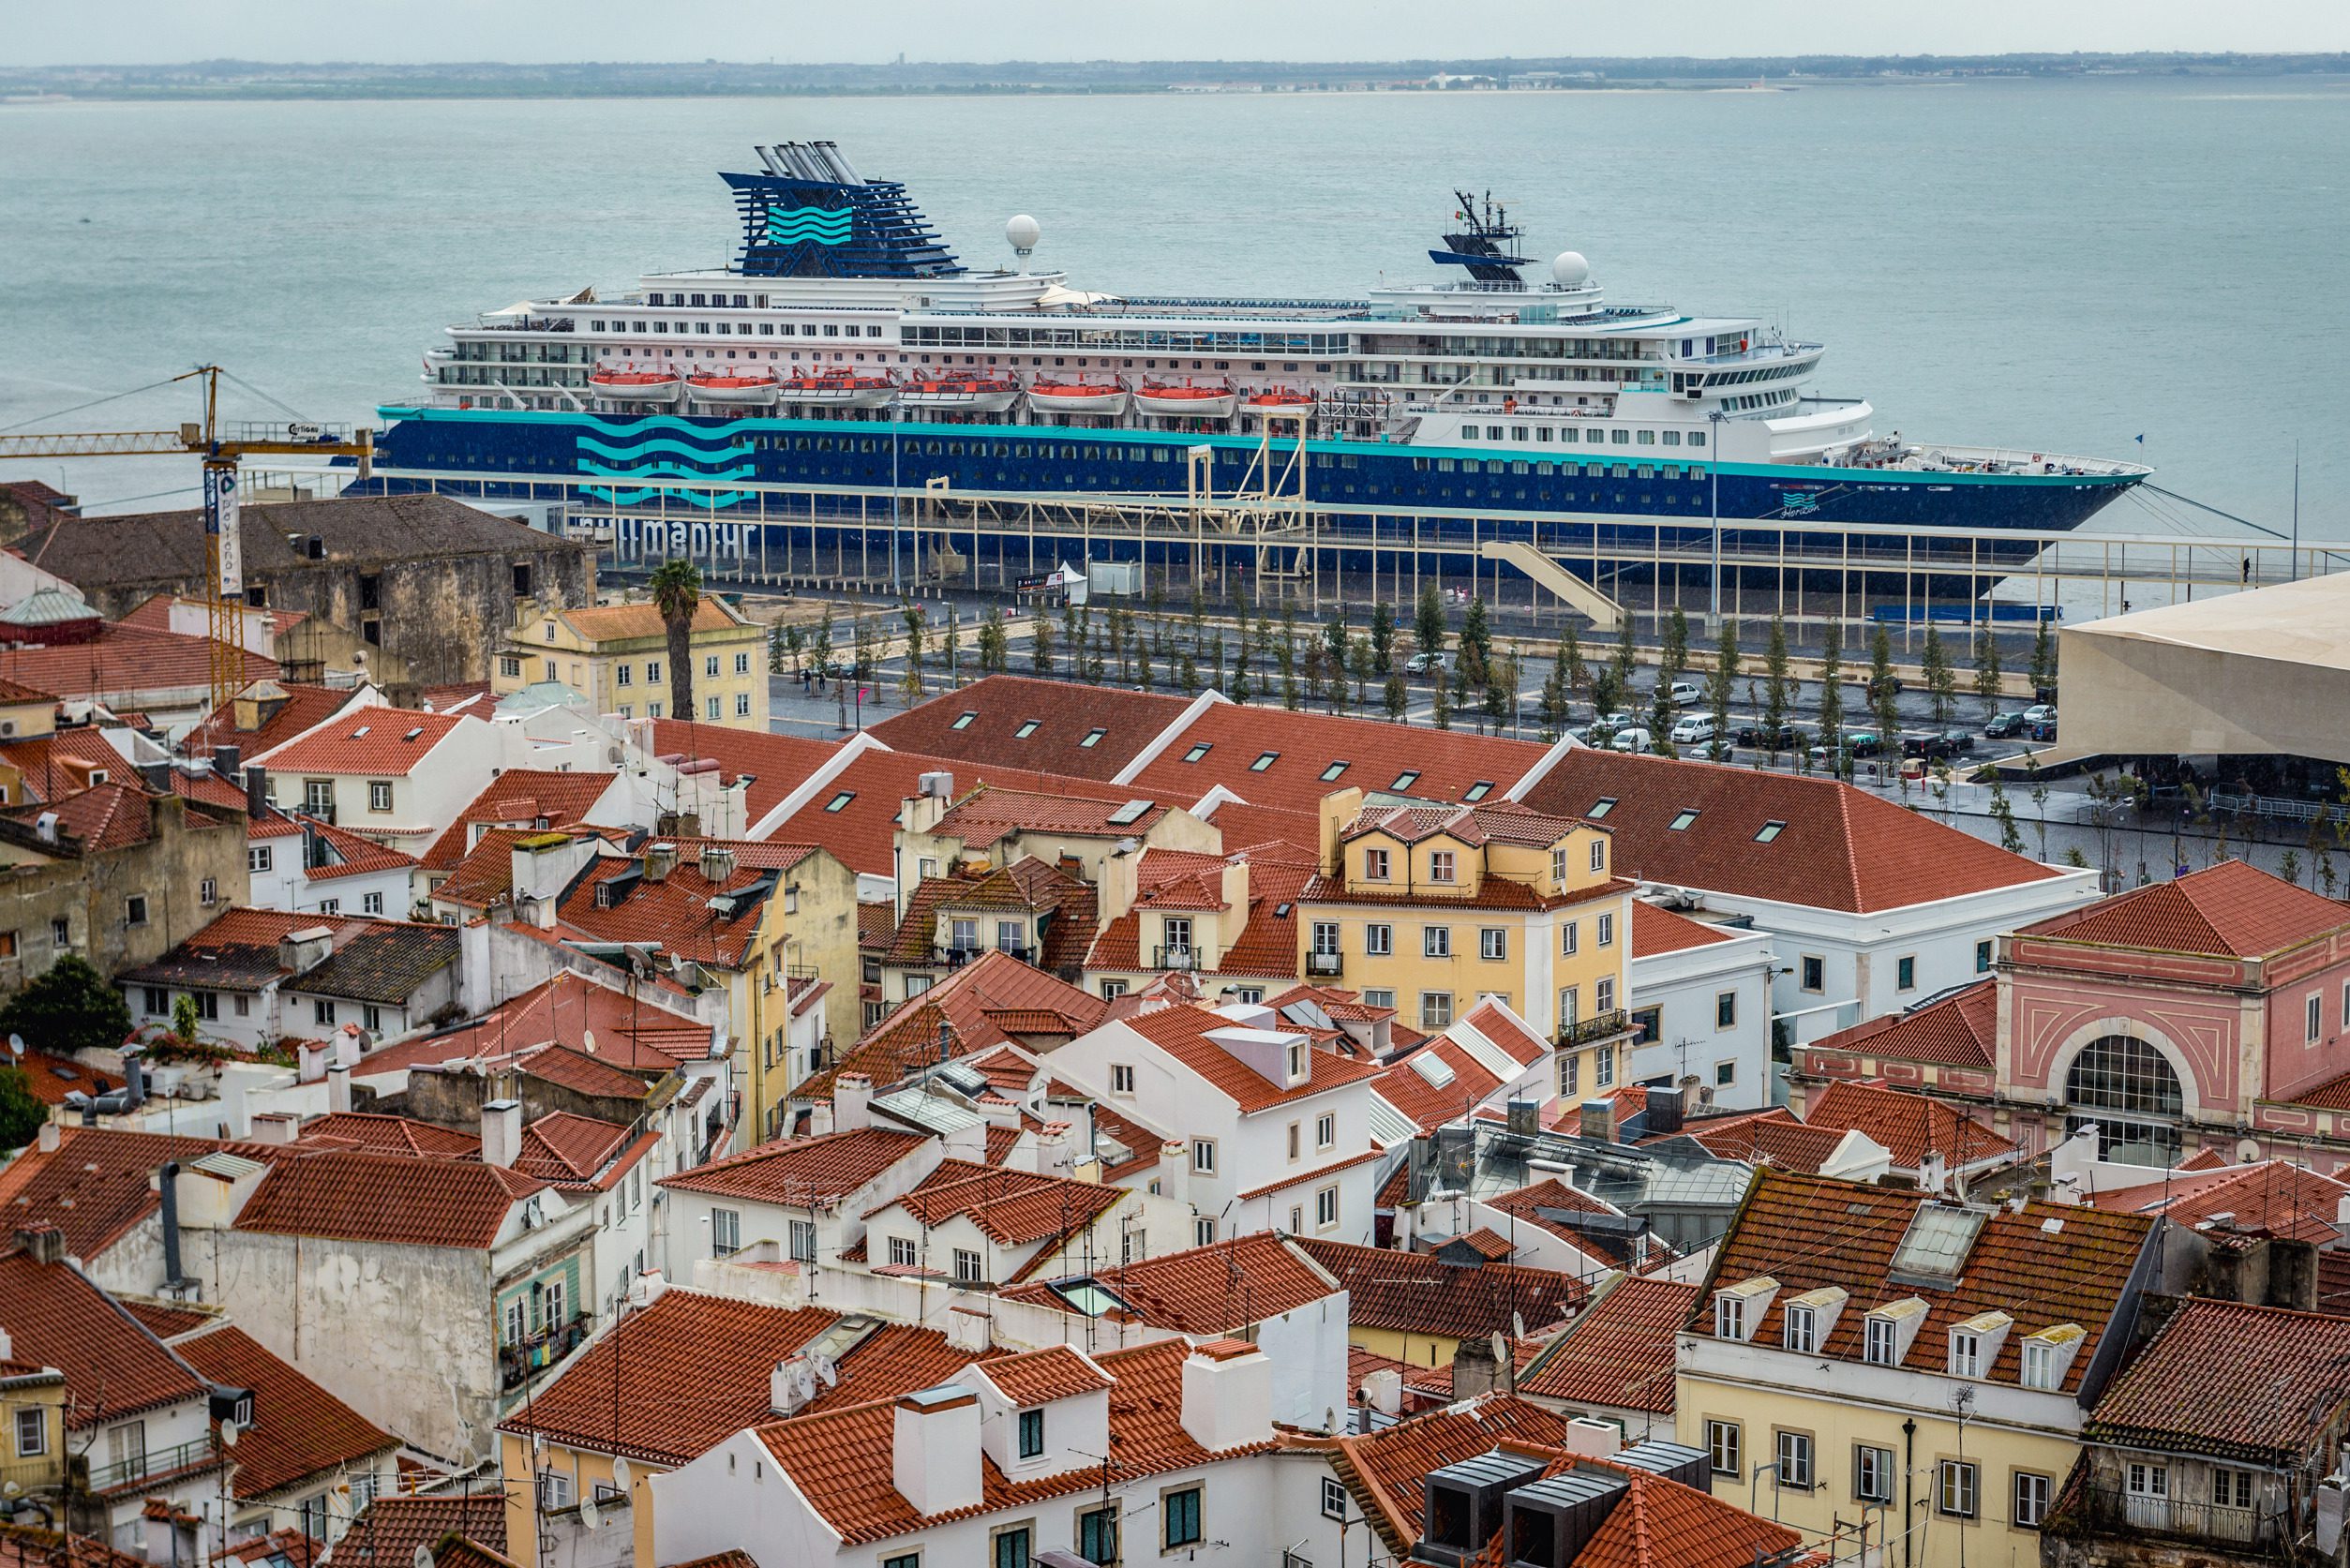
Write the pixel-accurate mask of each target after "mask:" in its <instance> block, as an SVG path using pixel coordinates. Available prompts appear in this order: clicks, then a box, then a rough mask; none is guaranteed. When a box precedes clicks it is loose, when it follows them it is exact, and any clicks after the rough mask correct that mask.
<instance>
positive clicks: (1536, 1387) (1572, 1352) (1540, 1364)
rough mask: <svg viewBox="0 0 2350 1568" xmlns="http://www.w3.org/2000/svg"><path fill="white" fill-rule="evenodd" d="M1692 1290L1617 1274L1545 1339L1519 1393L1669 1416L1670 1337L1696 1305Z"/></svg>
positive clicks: (1692, 1287)
mask: <svg viewBox="0 0 2350 1568" xmlns="http://www.w3.org/2000/svg"><path fill="white" fill-rule="evenodd" d="M1697 1299H1698V1288H1697V1286H1695V1285H1694V1284H1688V1285H1684V1284H1681V1283H1678V1282H1676V1281H1674V1280H1670V1279H1659V1278H1654V1277H1644V1276H1641V1275H1624V1276H1622V1277H1618V1278H1617V1279H1616V1280H1615V1281H1614V1282H1613V1283H1612V1284H1609V1285H1604V1286H1602V1287H1601V1288H1600V1291H1599V1293H1598V1294H1597V1295H1595V1296H1594V1297H1593V1298H1592V1302H1591V1305H1590V1306H1589V1307H1584V1308H1583V1310H1582V1312H1581V1313H1580V1315H1579V1316H1578V1317H1577V1318H1576V1319H1575V1321H1574V1322H1571V1323H1569V1324H1568V1325H1567V1327H1566V1332H1565V1333H1564V1334H1562V1335H1560V1336H1559V1337H1558V1338H1557V1339H1555V1340H1553V1341H1552V1342H1551V1345H1550V1348H1549V1351H1546V1352H1544V1353H1543V1354H1542V1355H1541V1356H1540V1357H1538V1358H1537V1359H1536V1360H1535V1362H1534V1366H1532V1367H1531V1368H1529V1369H1528V1371H1527V1373H1526V1375H1525V1376H1523V1377H1521V1378H1519V1381H1518V1391H1519V1393H1520V1394H1525V1395H1540V1396H1545V1397H1548V1398H1553V1399H1564V1400H1566V1401H1567V1402H1569V1403H1570V1404H1593V1405H1608V1406H1611V1407H1614V1408H1616V1409H1618V1410H1635V1411H1654V1412H1655V1413H1657V1414H1659V1415H1670V1414H1671V1413H1672V1411H1673V1337H1674V1336H1675V1335H1677V1334H1678V1333H1680V1331H1681V1325H1682V1323H1683V1322H1684V1321H1685V1320H1686V1319H1687V1318H1688V1316H1689V1313H1690V1310H1691V1308H1693V1307H1695V1306H1696V1305H1697Z"/></svg>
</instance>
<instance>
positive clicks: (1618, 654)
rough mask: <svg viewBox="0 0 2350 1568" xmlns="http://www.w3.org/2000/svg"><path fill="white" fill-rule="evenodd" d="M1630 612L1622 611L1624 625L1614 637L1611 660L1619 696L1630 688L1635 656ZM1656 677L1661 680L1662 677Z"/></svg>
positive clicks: (1629, 690)
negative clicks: (1614, 643) (1614, 647)
mask: <svg viewBox="0 0 2350 1568" xmlns="http://www.w3.org/2000/svg"><path fill="white" fill-rule="evenodd" d="M1632 620H1633V616H1632V612H1631V611H1630V610H1626V611H1624V625H1623V626H1622V628H1621V629H1620V631H1619V634H1618V635H1617V637H1616V650H1615V653H1614V655H1613V660H1614V666H1615V672H1616V692H1617V694H1618V695H1619V697H1621V696H1623V695H1625V694H1629V693H1630V692H1631V690H1632V665H1633V663H1634V657H1635V655H1634V650H1633V648H1632ZM1658 679H1660V680H1661V679H1662V677H1659V678H1658Z"/></svg>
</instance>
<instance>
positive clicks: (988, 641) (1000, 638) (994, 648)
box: [980, 605, 1011, 675]
mask: <svg viewBox="0 0 2350 1568" xmlns="http://www.w3.org/2000/svg"><path fill="white" fill-rule="evenodd" d="M1010 667H1011V639H1010V637H1008V636H1007V635H1005V633H1004V612H1003V610H1002V608H1001V607H1000V606H998V605H988V606H987V612H986V613H985V614H984V615H982V616H980V674H981V675H1001V674H1003V673H1004V671H1006V670H1008V669H1010Z"/></svg>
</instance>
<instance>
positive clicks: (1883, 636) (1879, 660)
mask: <svg viewBox="0 0 2350 1568" xmlns="http://www.w3.org/2000/svg"><path fill="white" fill-rule="evenodd" d="M1898 700H1899V695H1898V694H1897V693H1895V692H1894V690H1893V634H1892V633H1891V632H1888V631H1887V630H1886V629H1885V623H1884V622H1883V621H1881V620H1880V621H1879V622H1878V623H1877V635H1875V636H1874V637H1872V638H1871V639H1870V640H1869V650H1868V703H1869V709H1870V711H1871V713H1873V714H1874V715H1875V717H1876V720H1877V739H1879V740H1881V741H1883V742H1885V743H1886V744H1887V745H1892V744H1893V732H1894V731H1895V730H1896V729H1897V728H1898V727H1899V726H1900V723H1901V709H1900V708H1899V707H1897V706H1896V704H1897V702H1898ZM1898 754H1899V753H1898V752H1896V753H1895V755H1898Z"/></svg>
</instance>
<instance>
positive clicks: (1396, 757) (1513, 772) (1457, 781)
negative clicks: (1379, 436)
mask: <svg viewBox="0 0 2350 1568" xmlns="http://www.w3.org/2000/svg"><path fill="white" fill-rule="evenodd" d="M1202 745H1205V746H1207V747H1208V748H1209V750H1208V751H1207V753H1206V754H1205V755H1203V756H1201V757H1200V758H1199V760H1197V761H1196V762H1187V761H1186V760H1184V759H1185V758H1186V757H1188V756H1190V754H1192V752H1193V751H1194V750H1195V749H1196V748H1198V747H1200V746H1202ZM1546 750H1547V748H1546V747H1544V746H1542V745H1541V744H1539V743H1538V742H1535V741H1531V740H1509V739H1503V738H1501V737H1498V736H1483V735H1474V734H1471V733H1470V732H1469V731H1467V730H1438V729H1430V728H1429V727H1427V726H1426V725H1423V724H1388V723H1386V722H1385V721H1384V720H1379V719H1358V718H1343V717H1339V716H1336V715H1331V714H1322V713H1308V712H1302V711H1301V712H1289V711H1286V710H1284V709H1279V708H1255V707H1244V706H1241V705H1239V704H1235V703H1220V704H1216V705H1213V706H1211V707H1209V708H1207V709H1205V711H1203V712H1202V713H1201V714H1200V716H1199V717H1198V718H1197V719H1195V720H1193V721H1192V722H1191V724H1190V725H1189V726H1187V727H1186V728H1185V729H1184V731H1183V732H1182V734H1180V735H1179V736H1177V737H1176V738H1175V739H1174V740H1172V741H1170V742H1169V743H1168V744H1167V745H1166V746H1165V747H1164V748H1163V749H1162V750H1161V751H1160V753H1159V754H1158V755H1157V756H1156V757H1154V758H1152V759H1151V762H1150V764H1149V766H1148V767H1146V768H1145V769H1143V770H1142V772H1141V773H1139V774H1138V775H1136V776H1135V778H1134V780H1133V781H1132V782H1133V783H1134V784H1136V785H1137V786H1138V790H1137V792H1138V793H1141V794H1160V795H1163V796H1165V797H1166V798H1167V799H1174V800H1190V799H1198V798H1199V797H1201V796H1203V795H1205V794H1206V793H1207V792H1208V790H1209V789H1211V788H1213V787H1214V786H1215V785H1217V784H1222V785H1223V786H1224V787H1225V788H1226V789H1229V790H1231V791H1232V792H1233V793H1234V794H1235V795H1237V796H1239V797H1240V798H1241V799H1243V800H1246V801H1248V802H1250V804H1252V805H1257V806H1272V807H1277V808H1280V809H1281V810H1284V811H1292V812H1307V813H1310V812H1313V811H1315V810H1316V809H1318V807H1319V805H1320V802H1321V800H1322V798H1323V797H1324V796H1325V795H1327V794H1328V793H1329V792H1330V791H1332V790H1334V789H1346V788H1350V787H1359V788H1361V789H1362V790H1363V791H1364V792H1365V793H1367V794H1368V793H1371V792H1375V791H1385V792H1392V793H1396V794H1407V795H1412V796H1414V797H1416V798H1418V799H1423V800H1437V801H1459V800H1463V799H1466V797H1467V796H1468V794H1469V792H1470V790H1471V789H1473V788H1474V786H1475V785H1477V784H1486V785H1487V786H1488V791H1487V798H1489V799H1499V798H1500V797H1501V796H1502V795H1503V794H1504V792H1505V791H1507V790H1508V788H1509V786H1510V785H1511V784H1513V783H1515V782H1516V781H1517V780H1518V779H1519V776H1520V775H1522V774H1523V773H1524V772H1525V771H1526V770H1527V769H1529V768H1531V767H1533V766H1534V764H1535V763H1536V762H1538V761H1539V760H1541V758H1542V755H1543V753H1544V752H1545V751H1546ZM1267 752H1274V753H1278V755H1277V756H1276V757H1275V759H1274V760H1273V761H1272V762H1271V763H1269V764H1267V765H1266V766H1265V768H1264V769H1257V768H1256V767H1255V766H1254V764H1256V762H1257V761H1258V760H1259V759H1260V758H1262V757H1263V756H1264V754H1265V753H1267ZM1340 762H1344V763H1345V764H1347V767H1346V768H1345V769H1344V770H1343V771H1341V772H1340V773H1339V774H1337V776H1335V777H1331V778H1325V776H1324V775H1325V773H1328V772H1329V770H1330V769H1332V768H1333V767H1335V766H1336V765H1337V764H1339V763H1340ZM1407 774H1410V775H1413V776H1412V777H1410V778H1408V779H1407V778H1406V775H1407Z"/></svg>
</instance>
